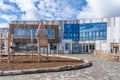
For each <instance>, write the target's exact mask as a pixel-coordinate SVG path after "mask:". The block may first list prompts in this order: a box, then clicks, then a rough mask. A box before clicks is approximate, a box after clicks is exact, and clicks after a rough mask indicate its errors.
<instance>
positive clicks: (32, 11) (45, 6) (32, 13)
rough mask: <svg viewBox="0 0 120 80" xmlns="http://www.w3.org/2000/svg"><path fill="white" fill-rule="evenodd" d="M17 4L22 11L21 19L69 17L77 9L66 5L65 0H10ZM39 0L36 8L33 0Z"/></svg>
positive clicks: (73, 14) (74, 13)
mask: <svg viewBox="0 0 120 80" xmlns="http://www.w3.org/2000/svg"><path fill="white" fill-rule="evenodd" d="M10 1H11V2H14V3H16V4H17V5H18V7H19V8H20V9H21V11H22V12H25V14H23V15H22V17H21V19H22V20H39V19H48V18H49V19H69V18H72V17H73V16H75V15H76V13H77V10H75V9H74V8H73V7H71V6H70V5H68V4H67V3H66V2H67V1H66V0H62V1H61V0H57V2H55V0H10ZM36 1H39V4H38V5H37V7H38V8H39V9H38V8H36V6H35V4H34V2H36Z"/></svg>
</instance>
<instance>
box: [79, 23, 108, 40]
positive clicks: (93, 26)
mask: <svg viewBox="0 0 120 80" xmlns="http://www.w3.org/2000/svg"><path fill="white" fill-rule="evenodd" d="M79 34H80V37H79V40H106V38H107V23H106V22H101V23H84V24H80V29H79Z"/></svg>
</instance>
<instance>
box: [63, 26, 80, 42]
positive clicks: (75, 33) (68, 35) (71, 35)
mask: <svg viewBox="0 0 120 80" xmlns="http://www.w3.org/2000/svg"><path fill="white" fill-rule="evenodd" d="M64 39H71V40H75V41H76V40H79V24H64Z"/></svg>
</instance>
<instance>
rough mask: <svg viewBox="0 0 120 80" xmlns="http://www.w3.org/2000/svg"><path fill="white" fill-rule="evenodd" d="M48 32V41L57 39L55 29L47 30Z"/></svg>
mask: <svg viewBox="0 0 120 80" xmlns="http://www.w3.org/2000/svg"><path fill="white" fill-rule="evenodd" d="M47 32H48V39H55V30H54V29H49V28H48V29H47Z"/></svg>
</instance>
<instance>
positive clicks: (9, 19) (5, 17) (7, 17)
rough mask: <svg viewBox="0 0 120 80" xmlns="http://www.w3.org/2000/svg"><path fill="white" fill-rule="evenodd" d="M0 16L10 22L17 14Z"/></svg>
mask: <svg viewBox="0 0 120 80" xmlns="http://www.w3.org/2000/svg"><path fill="white" fill-rule="evenodd" d="M0 18H2V19H5V20H7V22H10V21H12V20H16V19H17V16H16V15H5V14H3V15H1V16H0Z"/></svg>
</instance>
